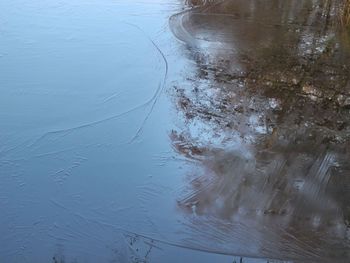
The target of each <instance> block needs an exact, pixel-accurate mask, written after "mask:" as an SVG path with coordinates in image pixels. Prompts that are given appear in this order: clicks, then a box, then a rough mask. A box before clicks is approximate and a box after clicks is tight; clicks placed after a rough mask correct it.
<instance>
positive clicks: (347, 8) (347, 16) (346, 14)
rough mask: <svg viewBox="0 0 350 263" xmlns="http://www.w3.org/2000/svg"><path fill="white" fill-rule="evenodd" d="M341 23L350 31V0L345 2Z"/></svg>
mask: <svg viewBox="0 0 350 263" xmlns="http://www.w3.org/2000/svg"><path fill="white" fill-rule="evenodd" d="M340 22H341V24H342V26H344V27H347V28H348V29H349V30H350V0H344V4H343V7H342V10H341V16H340Z"/></svg>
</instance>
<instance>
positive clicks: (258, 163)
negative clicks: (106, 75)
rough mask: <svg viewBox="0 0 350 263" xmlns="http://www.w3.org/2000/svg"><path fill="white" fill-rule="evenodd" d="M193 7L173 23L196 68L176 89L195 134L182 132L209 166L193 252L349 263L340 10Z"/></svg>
mask: <svg viewBox="0 0 350 263" xmlns="http://www.w3.org/2000/svg"><path fill="white" fill-rule="evenodd" d="M191 4H192V5H196V6H197V7H196V8H195V9H192V10H190V11H187V12H184V13H180V14H178V15H175V16H173V17H172V18H171V20H170V23H171V26H172V29H173V32H174V34H175V35H176V36H177V37H178V38H179V39H180V40H182V41H184V43H185V45H186V47H187V51H186V54H187V55H188V56H189V58H190V59H191V60H192V61H194V62H195V70H194V73H193V74H191V73H188V75H187V79H188V83H185V84H184V86H183V87H180V86H178V87H176V88H175V89H174V97H175V98H176V105H177V109H178V111H179V113H180V115H181V116H183V122H184V125H183V127H182V128H181V129H180V130H178V131H173V132H172V133H171V139H172V141H173V145H174V147H175V149H177V151H178V152H180V153H181V154H183V155H185V156H186V157H188V158H191V159H193V160H195V161H197V162H198V164H199V167H200V168H198V169H197V170H196V171H195V172H194V173H193V175H192V176H190V182H191V184H190V186H189V188H187V189H185V190H184V196H183V198H181V199H180V200H179V207H180V208H181V209H182V211H184V212H186V213H187V215H188V219H190V222H191V223H190V225H189V227H190V229H191V231H195V233H196V234H197V236H198V239H196V240H194V241H193V240H192V241H188V242H192V243H193V242H194V243H196V245H198V246H202V247H205V248H208V247H215V248H216V250H217V251H218V252H222V253H242V254H248V255H254V256H263V257H271V258H279V259H291V260H296V261H297V260H300V261H304V260H309V261H310V260H311V261H314V262H315V261H317V262H329V260H330V259H331V258H332V260H333V262H347V261H348V260H349V259H350V254H349V251H350V231H349V221H350V203H349V201H348V200H350V164H349V159H350V127H349V123H350V114H349V108H350V55H349V51H347V50H346V48H345V45H343V42H342V41H341V40H340V38H338V35H337V30H336V11H337V8H338V4H339V3H338V2H337V1H327V0H324V1H311V0H302V1H293V0H287V1H282V0H281V1H278V0H277V1H258V0H248V1H243V0H237V1H216V2H215V3H213V1H212V2H210V3H209V2H206V1H199V2H198V1H196V3H193V1H192V3H191ZM237 243H239V245H232V244H237ZM228 245H229V246H228ZM230 245H232V246H231V247H230Z"/></svg>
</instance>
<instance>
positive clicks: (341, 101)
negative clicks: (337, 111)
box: [337, 95, 350, 109]
mask: <svg viewBox="0 0 350 263" xmlns="http://www.w3.org/2000/svg"><path fill="white" fill-rule="evenodd" d="M337 102H338V105H339V106H340V107H343V108H347V109H348V108H350V96H344V95H338V96H337Z"/></svg>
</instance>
